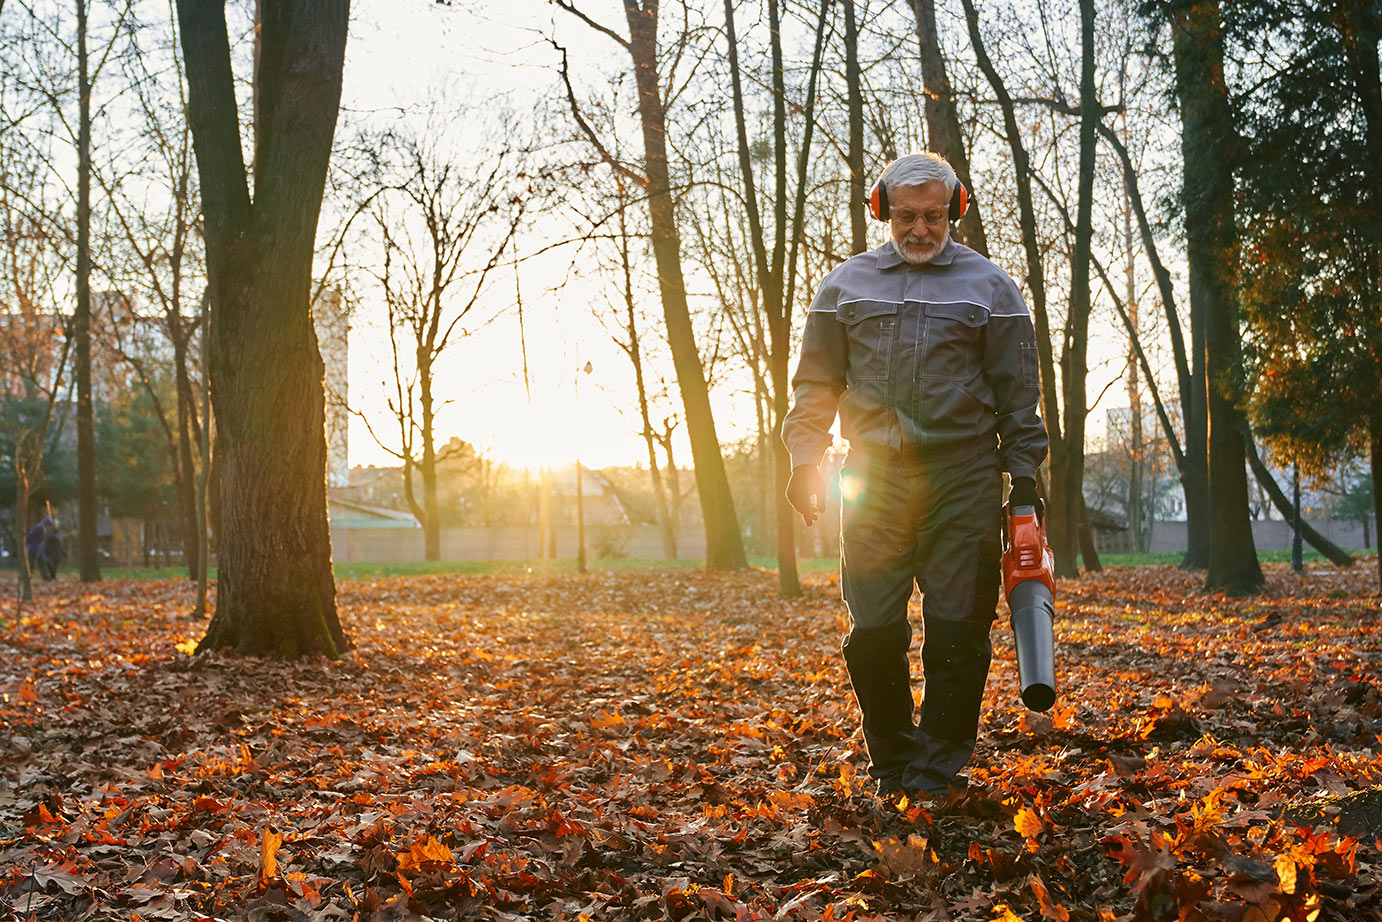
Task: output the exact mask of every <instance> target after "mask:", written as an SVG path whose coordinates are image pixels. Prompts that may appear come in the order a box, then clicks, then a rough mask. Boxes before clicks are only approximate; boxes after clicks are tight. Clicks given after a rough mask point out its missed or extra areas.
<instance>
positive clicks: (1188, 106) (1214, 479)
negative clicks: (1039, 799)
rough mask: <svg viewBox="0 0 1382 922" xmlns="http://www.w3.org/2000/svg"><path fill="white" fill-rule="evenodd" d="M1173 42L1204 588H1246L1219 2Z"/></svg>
mask: <svg viewBox="0 0 1382 922" xmlns="http://www.w3.org/2000/svg"><path fill="white" fill-rule="evenodd" d="M1173 41H1174V46H1173V54H1174V57H1175V66H1176V90H1177V93H1178V95H1179V97H1180V104H1181V120H1182V137H1181V150H1182V155H1183V157H1184V161H1185V170H1184V173H1185V225H1186V243H1187V247H1186V256H1187V261H1188V263H1189V267H1190V300H1191V311H1192V314H1193V313H1194V312H1195V310H1196V302H1197V301H1198V302H1199V304H1200V305H1201V312H1202V317H1203V328H1204V340H1203V342H1204V348H1203V354H1204V374H1205V377H1204V381H1205V390H1206V408H1207V410H1208V412H1207V414H1206V417H1205V418H1206V421H1207V424H1208V439H1207V455H1208V472H1209V510H1208V512H1209V520H1210V521H1209V536H1210V542H1209V570H1208V573H1207V575H1206V577H1205V586H1206V588H1210V589H1224V590H1226V591H1228V592H1232V593H1249V592H1254V591H1256V590H1257V589H1259V588H1261V586H1262V583H1263V579H1262V568H1261V565H1260V564H1259V563H1258V561H1257V548H1256V546H1255V545H1254V543H1253V537H1252V522H1251V519H1250V516H1249V507H1248V481H1247V467H1246V463H1245V461H1246V459H1245V457H1244V451H1243V438H1244V434H1245V432H1246V420H1245V419H1244V418H1243V414H1242V411H1241V410H1239V409H1238V396H1239V385H1238V376H1239V375H1240V373H1241V369H1240V347H1241V341H1240V336H1239V329H1238V301H1237V294H1236V290H1235V286H1236V273H1237V265H1238V233H1237V228H1236V227H1235V224H1234V213H1233V176H1232V165H1233V162H1234V161H1233V147H1234V137H1233V124H1232V115H1231V112H1230V109H1229V102H1228V93H1227V87H1226V85H1225V83H1224V75H1223V38H1222V30H1221V24H1220V17H1219V4H1218V2H1217V0H1207V2H1202V3H1198V4H1196V5H1194V6H1192V7H1190V8H1189V9H1186V10H1183V11H1180V12H1179V13H1178V14H1177V16H1176V21H1175V23H1174V25H1173ZM1194 444H1195V443H1194V441H1191V445H1194ZM1188 556H1189V555H1188V554H1187V557H1188Z"/></svg>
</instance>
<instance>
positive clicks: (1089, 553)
mask: <svg viewBox="0 0 1382 922" xmlns="http://www.w3.org/2000/svg"><path fill="white" fill-rule="evenodd" d="M1080 556H1082V557H1083V558H1084V568H1085V569H1086V570H1088V571H1089V572H1090V573H1099V572H1101V571H1102V570H1103V569H1104V565H1103V563H1102V562H1100V560H1099V546H1098V545H1097V544H1095V543H1094V523H1093V522H1091V521H1090V516H1089V504H1088V503H1086V502H1085V501H1084V497H1083V496H1081V497H1080Z"/></svg>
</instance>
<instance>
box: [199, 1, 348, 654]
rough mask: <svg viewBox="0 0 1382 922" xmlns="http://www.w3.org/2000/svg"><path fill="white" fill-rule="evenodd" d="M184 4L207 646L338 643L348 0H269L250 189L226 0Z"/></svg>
mask: <svg viewBox="0 0 1382 922" xmlns="http://www.w3.org/2000/svg"><path fill="white" fill-rule="evenodd" d="M177 9H178V21H179V25H180V33H181V40H182V50H183V59H184V61H185V62H186V65H187V80H188V90H189V100H188V119H189V122H190V123H191V126H192V136H193V143H194V147H195V150H196V155H197V166H198V171H199V174H200V177H201V189H202V201H203V209H204V214H205V235H206V251H207V272H208V276H209V279H210V288H211V297H210V308H211V312H212V313H211V330H210V349H209V350H208V352H209V354H208V356H207V359H208V366H209V372H210V374H211V376H212V383H213V385H214V387H213V392H212V393H213V401H214V405H215V412H216V422H217V427H218V433H219V435H218V442H217V459H218V461H219V464H220V468H221V491H222V494H223V497H222V498H223V505H222V520H221V532H220V561H219V580H218V587H219V592H218V604H217V607H216V613H215V615H214V617H213V618H212V620H211V624H210V625H209V626H208V628H207V632H206V636H204V637H203V638H202V640H201V643H200V644H199V645H198V650H199V651H201V650H210V649H219V648H233V649H235V650H237V651H239V652H241V653H247V654H252V655H262V654H268V653H277V654H279V655H282V656H284V657H287V658H297V657H299V656H303V655H307V654H312V653H321V654H325V655H328V656H336V655H339V654H340V653H341V652H343V651H344V650H346V649H347V648H348V647H349V646H350V642H349V640H348V639H347V638H346V636H345V633H344V631H343V630H342V628H341V624H340V621H339V619H338V617H337V612H336V590H335V582H334V579H333V577H332V572H331V533H330V530H329V527H328V524H327V518H326V435H325V424H326V418H325V404H326V401H325V393H324V390H323V381H322V379H323V373H324V366H323V363H322V359H321V354H320V352H319V350H318V348H317V340H316V332H315V330H314V329H313V326H312V319H311V311H310V298H311V281H312V259H313V253H314V242H315V235H316V228H317V220H318V217H319V215H320V211H321V200H322V193H323V190H324V188H325V182H326V166H327V161H328V160H329V158H330V154H331V139H332V135H333V134H334V131H335V126H336V116H337V112H338V110H339V107H340V96H341V72H342V67H343V64H344V56H345V41H346V27H347V21H348V18H349V3H348V2H347V0H284V2H283V3H280V4H273V5H266V7H265V9H264V21H263V24H262V28H261V29H260V32H259V37H260V41H261V47H262V51H261V54H260V55H259V66H258V72H257V80H256V93H257V98H258V106H257V109H258V111H257V129H256V132H255V156H254V197H253V199H251V196H250V192H249V185H248V183H247V181H246V172H245V166H244V162H243V160H242V157H241V153H240V151H241V146H240V128H239V118H238V111H237V109H236V101H235V87H234V80H233V76H232V72H231V59H230V45H229V40H228V37H227V32H226V22H225V11H224V8H223V7H222V6H219V5H217V4H207V3H200V2H197V0H178V4H177Z"/></svg>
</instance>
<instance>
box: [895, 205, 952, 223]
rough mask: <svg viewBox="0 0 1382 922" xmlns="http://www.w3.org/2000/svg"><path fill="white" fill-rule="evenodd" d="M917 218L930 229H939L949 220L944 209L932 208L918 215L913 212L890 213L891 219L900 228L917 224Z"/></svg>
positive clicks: (948, 214) (948, 215)
mask: <svg viewBox="0 0 1382 922" xmlns="http://www.w3.org/2000/svg"><path fill="white" fill-rule="evenodd" d="M917 218H921V220H923V221H925V222H926V223H927V225H928V226H930V227H940V226H941V225H942V224H945V223H946V222H947V221H948V220H949V219H950V212H948V211H946V210H945V209H944V208H933V209H931V210H930V211H923V212H921V213H920V214H917V213H916V212H914V211H894V212H893V213H892V219H893V220H894V221H895V222H897V224H898V225H900V226H902V227H911V226H912V225H913V224H915V223H917Z"/></svg>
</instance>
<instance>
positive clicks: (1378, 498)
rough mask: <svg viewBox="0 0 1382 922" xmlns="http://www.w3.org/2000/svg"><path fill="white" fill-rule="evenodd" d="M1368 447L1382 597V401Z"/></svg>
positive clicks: (1370, 429) (1372, 423) (1374, 413)
mask: <svg viewBox="0 0 1382 922" xmlns="http://www.w3.org/2000/svg"><path fill="white" fill-rule="evenodd" d="M1368 447H1369V449H1370V452H1369V454H1370V456H1371V461H1372V520H1373V522H1374V523H1375V524H1376V525H1377V534H1378V540H1377V548H1378V554H1377V592H1378V594H1379V595H1382V399H1380V400H1378V401H1377V405H1376V406H1375V407H1374V408H1373V411H1372V417H1371V418H1370V419H1369V420H1368Z"/></svg>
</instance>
